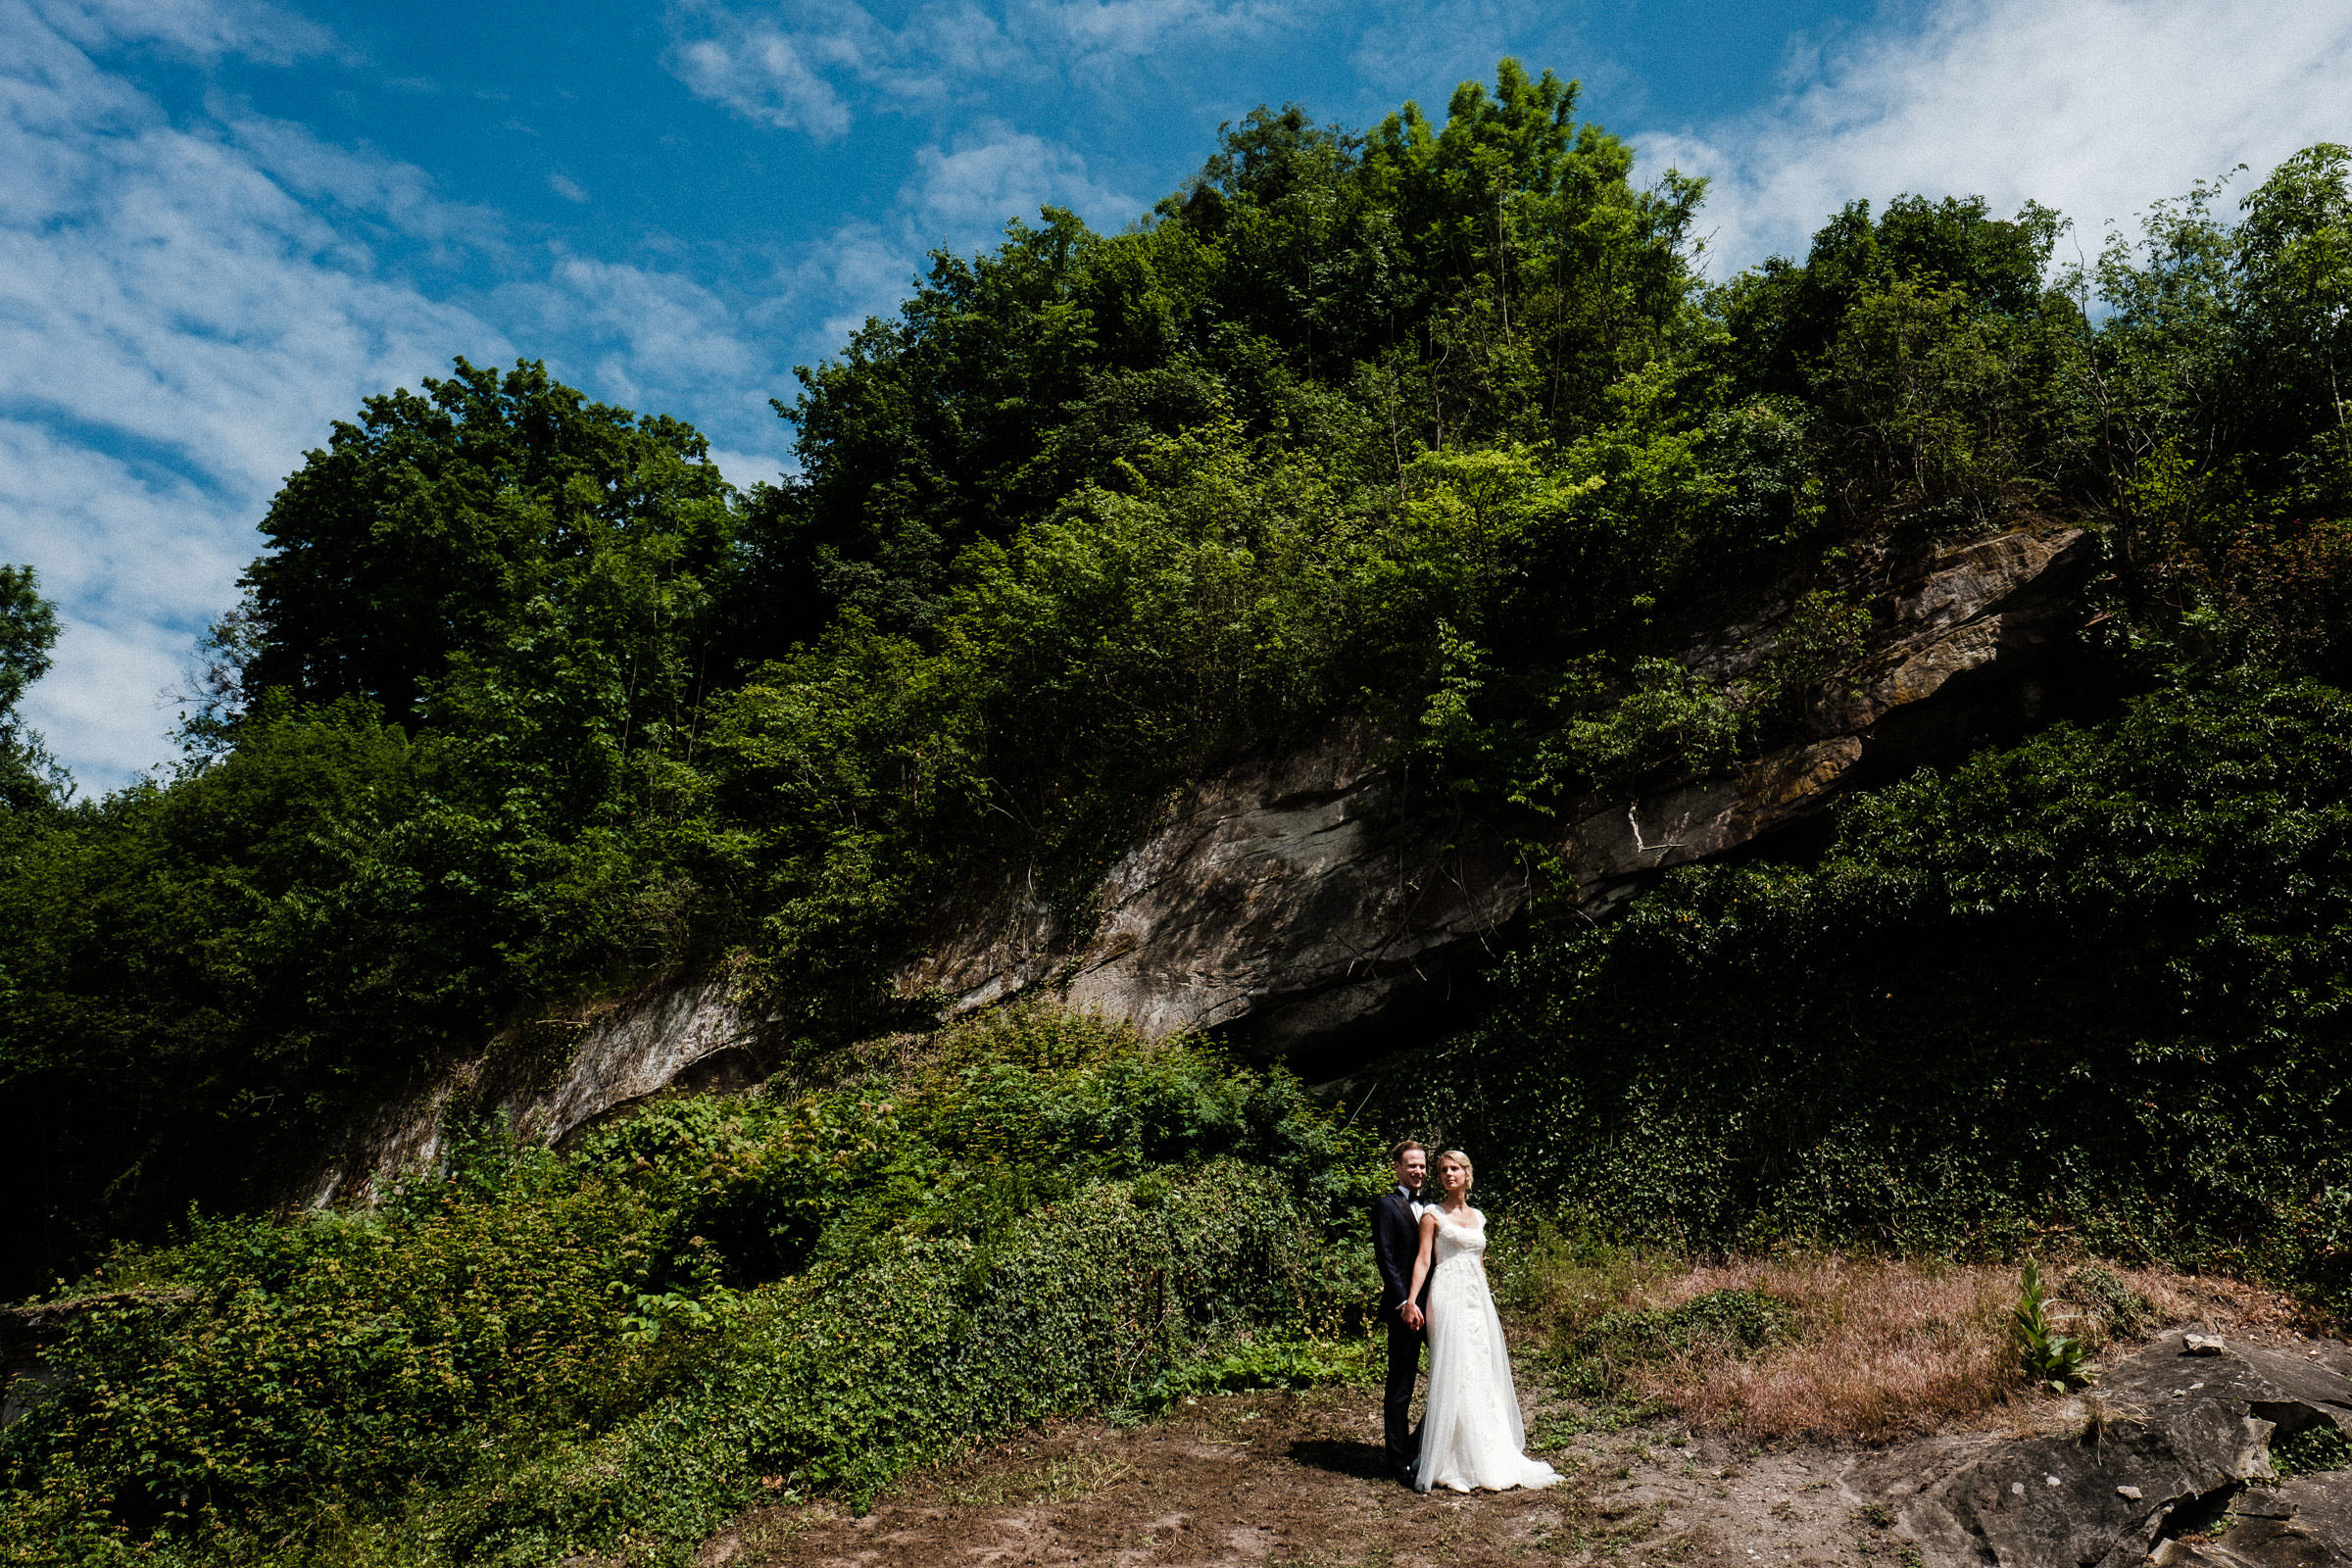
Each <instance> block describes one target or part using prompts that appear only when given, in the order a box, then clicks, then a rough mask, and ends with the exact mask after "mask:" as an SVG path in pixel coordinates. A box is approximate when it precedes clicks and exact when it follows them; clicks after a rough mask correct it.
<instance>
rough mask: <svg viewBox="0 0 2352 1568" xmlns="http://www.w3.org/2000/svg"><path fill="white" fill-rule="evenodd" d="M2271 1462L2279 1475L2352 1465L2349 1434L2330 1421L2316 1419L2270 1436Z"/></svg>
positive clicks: (2351, 1467) (2343, 1468)
mask: <svg viewBox="0 0 2352 1568" xmlns="http://www.w3.org/2000/svg"><path fill="white" fill-rule="evenodd" d="M2271 1466H2272V1468H2273V1469H2275V1470H2277V1471H2278V1474H2279V1475H2281V1476H2303V1475H2310V1474H2312V1473H2313V1472H2315V1471H2319V1470H2346V1469H2352V1437H2347V1436H2345V1435H2344V1431H2343V1429H2342V1428H2341V1427H2338V1426H2336V1425H2335V1424H2334V1423H2333V1422H2329V1421H2318V1422H2314V1423H2313V1424H2312V1425H2310V1426H2307V1427H2305V1428H2304V1429H2303V1430H2302V1431H2300V1432H2290V1433H2288V1434H2286V1436H2284V1437H2281V1438H2274V1439H2272V1440H2271Z"/></svg>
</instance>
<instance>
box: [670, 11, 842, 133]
mask: <svg viewBox="0 0 2352 1568" xmlns="http://www.w3.org/2000/svg"><path fill="white" fill-rule="evenodd" d="M809 20H813V21H817V23H818V25H815V26H809V25H803V26H801V27H798V28H795V29H791V30H787V29H786V28H785V27H783V26H780V25H777V24H776V23H775V22H772V21H770V20H768V19H767V18H765V17H762V16H746V15H743V14H740V13H738V12H734V11H730V10H728V9H726V8H724V7H720V6H709V5H699V4H698V5H693V6H690V7H680V8H678V10H677V12H676V13H674V14H673V22H675V23H676V24H678V25H679V27H680V31H681V32H682V34H683V35H682V36H681V37H680V38H679V39H678V41H677V42H676V44H675V45H674V46H673V47H672V49H671V51H670V57H669V68H670V71H671V72H672V73H674V74H675V75H676V76H677V78H678V79H679V80H680V81H683V82H684V83H685V84H686V85H687V86H688V87H689V88H691V89H692V90H693V91H694V93H695V95H696V96H697V97H701V98H707V99H709V100H711V102H712V103H715V104H719V105H722V106H723V107H725V108H728V109H731V110H733V111H734V112H735V113H737V114H739V115H741V116H743V117H744V118H745V119H747V120H750V121H754V122H756V123H760V124H763V125H773V126H775V127H776V128H777V129H779V130H805V131H807V132H808V133H809V135H811V136H813V137H815V138H816V139H817V140H818V141H830V140H832V139H833V138H834V137H836V136H839V135H841V134H843V133H844V132H845V131H847V130H848V129H849V128H850V111H849V107H848V106H847V105H846V104H844V103H843V102H842V99H841V95H840V94H839V93H838V92H836V91H835V90H834V87H833V83H832V82H831V81H830V80H828V79H827V77H826V73H827V72H829V71H847V72H850V73H856V72H857V71H858V67H859V65H860V63H861V61H862V58H863V55H864V46H865V44H866V42H867V40H870V39H871V38H873V37H875V36H877V35H878V34H879V31H880V29H879V28H878V27H876V25H874V20H873V18H871V17H869V16H867V15H866V14H865V12H864V11H862V10H860V9H859V8H858V7H857V6H855V5H844V6H837V7H836V6H827V7H822V8H820V15H819V17H817V18H812V19H809ZM828 24H829V25H828Z"/></svg>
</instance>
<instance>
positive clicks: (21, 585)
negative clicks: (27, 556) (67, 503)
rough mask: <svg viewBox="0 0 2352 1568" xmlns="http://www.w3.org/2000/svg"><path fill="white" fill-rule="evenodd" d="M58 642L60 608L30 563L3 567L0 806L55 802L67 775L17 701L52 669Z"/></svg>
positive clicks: (20, 807)
mask: <svg viewBox="0 0 2352 1568" xmlns="http://www.w3.org/2000/svg"><path fill="white" fill-rule="evenodd" d="M56 642H57V606H56V605H55V604H53V603H52V602H50V601H49V600H47V599H44V598H42V597H41V585H40V576H39V574H38V573H37V572H35V571H34V570H33V569H32V568H31V567H30V566H6V565H0V807H6V808H7V809H9V810H11V811H25V810H30V809H35V808H38V807H43V806H48V805H52V804H54V803H55V801H56V800H57V799H58V797H59V796H60V795H61V794H62V793H63V790H64V788H65V777H64V774H63V772H62V770H60V769H59V768H58V766H57V764H56V763H55V762H54V761H53V760H51V759H50V757H49V754H48V753H47V752H46V751H45V750H44V749H43V748H42V745H41V737H40V736H39V735H38V734H37V733H35V732H34V731H32V730H30V729H27V728H26V727H25V720H24V717H23V715H22V714H20V713H19V712H18V710H17V705H18V704H19V703H21V702H22V701H23V700H24V697H25V689H26V688H27V687H29V686H31V685H32V683H33V682H34V681H36V680H39V679H40V678H41V677H42V676H43V675H45V674H47V673H48V672H49V650H50V649H51V648H52V647H53V646H54V645H55V644H56Z"/></svg>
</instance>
